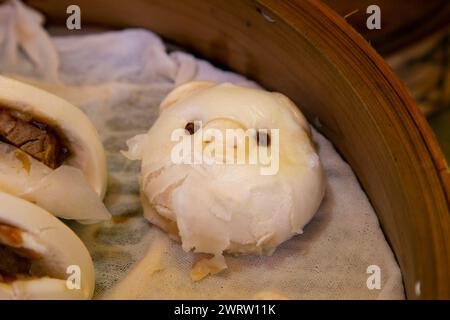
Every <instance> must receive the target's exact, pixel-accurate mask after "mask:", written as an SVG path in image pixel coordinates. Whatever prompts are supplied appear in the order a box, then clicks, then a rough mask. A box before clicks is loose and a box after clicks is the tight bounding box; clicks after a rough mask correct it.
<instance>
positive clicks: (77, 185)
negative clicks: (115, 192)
mask: <svg viewBox="0 0 450 320" xmlns="http://www.w3.org/2000/svg"><path fill="white" fill-rule="evenodd" d="M37 122H38V124H37ZM49 128H50V129H49ZM50 133H51V134H50ZM46 135H49V136H48V137H47V136H46ZM55 136H56V139H59V142H58V143H56V144H55V145H58V146H60V145H64V148H65V150H67V153H68V155H67V157H66V158H65V159H64V161H62V163H57V165H56V166H55V167H51V165H50V166H49V165H48V163H46V162H45V161H43V160H42V159H41V157H42V158H46V157H45V155H48V154H49V153H51V151H54V150H53V149H52V148H51V144H50V143H48V141H49V140H50V139H49V138H51V137H53V138H54V137H55ZM24 141H25V142H24ZM27 146H28V147H27ZM26 147H27V148H26ZM40 148H43V150H40ZM36 149H37V150H36ZM106 185H107V170H106V156H105V152H104V149H103V145H102V143H101V141H100V137H99V135H98V133H97V130H96V129H95V127H94V125H93V124H92V123H91V121H90V120H89V118H88V117H87V116H86V115H85V114H84V113H83V112H82V111H81V110H80V109H78V108H77V107H75V106H73V105H72V104H70V103H68V102H67V101H65V100H63V99H61V98H59V97H57V96H55V95H52V94H50V93H48V92H46V91H43V90H40V89H38V88H35V87H33V86H30V85H27V84H24V83H21V82H19V81H16V80H13V79H9V78H6V77H3V76H0V191H3V192H7V193H10V194H13V195H15V196H18V197H21V198H23V199H26V200H28V201H31V202H33V203H36V204H38V205H39V206H41V207H43V208H44V209H46V210H47V211H49V212H51V213H52V214H55V215H57V216H59V217H61V218H65V219H76V220H78V221H80V222H83V223H90V222H97V221H100V220H108V219H110V214H109V212H108V211H107V209H106V208H105V206H104V204H103V202H102V199H103V197H104V195H105V191H106Z"/></svg>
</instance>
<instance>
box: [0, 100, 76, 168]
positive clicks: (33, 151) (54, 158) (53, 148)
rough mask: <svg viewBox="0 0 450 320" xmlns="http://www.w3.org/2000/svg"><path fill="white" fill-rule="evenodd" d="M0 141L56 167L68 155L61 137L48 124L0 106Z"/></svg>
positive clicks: (49, 165)
mask: <svg viewBox="0 0 450 320" xmlns="http://www.w3.org/2000/svg"><path fill="white" fill-rule="evenodd" d="M0 141H3V142H6V143H8V144H10V145H13V146H15V147H16V148H19V149H20V150H22V151H23V152H25V153H27V154H28V155H30V156H32V157H33V158H35V159H37V160H39V161H41V162H42V163H44V164H45V165H47V166H48V167H50V168H52V169H56V168H57V167H59V166H60V165H61V164H62V163H63V162H64V160H66V159H67V157H68V156H69V150H68V148H66V147H65V146H64V145H63V143H62V139H61V137H60V136H59V135H58V134H57V132H56V131H55V130H54V129H53V128H51V127H50V126H49V125H47V124H45V123H43V122H41V121H37V120H36V119H33V117H32V116H30V115H28V114H26V113H23V112H17V111H13V110H8V109H6V108H1V107H0Z"/></svg>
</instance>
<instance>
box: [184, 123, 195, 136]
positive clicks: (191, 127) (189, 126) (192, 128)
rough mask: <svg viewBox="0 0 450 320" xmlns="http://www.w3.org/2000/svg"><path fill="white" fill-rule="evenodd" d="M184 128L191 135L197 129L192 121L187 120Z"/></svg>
mask: <svg viewBox="0 0 450 320" xmlns="http://www.w3.org/2000/svg"><path fill="white" fill-rule="evenodd" d="M184 129H185V130H186V131H187V132H189V134H190V135H193V134H194V133H195V131H197V128H196V126H195V124H194V123H193V122H188V123H187V124H186V126H185V127H184Z"/></svg>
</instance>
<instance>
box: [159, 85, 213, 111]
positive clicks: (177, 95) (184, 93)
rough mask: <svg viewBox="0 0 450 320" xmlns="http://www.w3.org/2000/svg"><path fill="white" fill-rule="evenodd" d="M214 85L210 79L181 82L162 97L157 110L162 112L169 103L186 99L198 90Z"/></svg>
mask: <svg viewBox="0 0 450 320" xmlns="http://www.w3.org/2000/svg"><path fill="white" fill-rule="evenodd" d="M215 85H216V83H214V82H211V81H192V82H188V83H185V84H182V85H181V86H178V87H176V88H175V89H174V90H172V91H171V92H170V93H169V94H168V95H167V97H166V98H164V100H163V101H162V102H161V104H160V105H159V111H160V112H163V111H164V110H166V109H167V108H169V107H170V106H171V105H173V104H175V103H176V102H177V101H179V100H183V99H186V98H187V97H189V96H190V95H193V94H195V93H196V92H198V91H201V90H203V89H207V88H210V87H213V86H215Z"/></svg>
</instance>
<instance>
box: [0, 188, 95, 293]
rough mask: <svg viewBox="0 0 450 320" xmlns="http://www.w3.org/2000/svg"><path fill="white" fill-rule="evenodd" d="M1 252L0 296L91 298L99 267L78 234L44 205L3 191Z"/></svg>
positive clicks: (1, 196) (0, 228)
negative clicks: (42, 206)
mask: <svg viewBox="0 0 450 320" xmlns="http://www.w3.org/2000/svg"><path fill="white" fill-rule="evenodd" d="M0 256H1V259H0V299H90V298H91V297H92V294H93V291H94V286H95V272H94V266H93V263H92V260H91V257H90V255H89V252H88V251H87V249H86V247H85V246H84V245H83V243H82V242H81V240H80V239H79V238H78V237H77V236H76V235H75V233H74V232H73V231H72V230H71V229H69V228H68V227H67V226H66V225H65V224H64V223H62V222H61V221H59V220H58V219H57V218H55V217H54V216H53V215H51V214H50V213H48V212H46V211H45V210H43V209H42V208H39V207H37V206H35V205H33V204H32V203H29V202H27V201H25V200H22V199H20V198H17V197H14V196H12V195H9V194H6V193H2V192H0ZM74 270H75V271H74ZM75 272H76V273H75ZM71 275H75V277H78V275H79V276H80V278H79V279H75V278H74V279H70V278H69V277H70V276H71ZM68 279H69V282H70V283H72V286H69V285H68V283H67V280H68ZM72 280H73V281H72ZM78 285H79V287H78Z"/></svg>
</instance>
